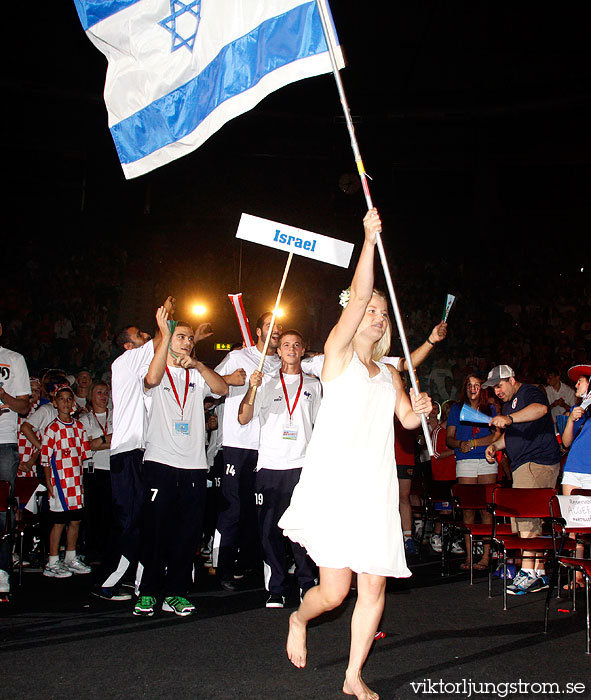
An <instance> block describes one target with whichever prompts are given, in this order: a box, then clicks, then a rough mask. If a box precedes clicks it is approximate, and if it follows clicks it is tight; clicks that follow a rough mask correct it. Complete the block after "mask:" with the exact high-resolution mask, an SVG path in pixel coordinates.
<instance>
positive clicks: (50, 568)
mask: <svg viewBox="0 0 591 700" xmlns="http://www.w3.org/2000/svg"><path fill="white" fill-rule="evenodd" d="M71 575H72V572H71V571H69V570H68V569H67V568H66V567H65V566H64V564H63V562H61V561H57V562H56V563H55V564H47V566H46V567H45V568H44V569H43V576H48V577H49V578H68V577H69V576H71Z"/></svg>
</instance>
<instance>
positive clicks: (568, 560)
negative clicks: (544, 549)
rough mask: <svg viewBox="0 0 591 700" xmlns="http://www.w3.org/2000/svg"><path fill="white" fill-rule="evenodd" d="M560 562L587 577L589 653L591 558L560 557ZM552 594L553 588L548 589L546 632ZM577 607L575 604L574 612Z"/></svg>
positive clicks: (587, 651) (586, 649)
mask: <svg viewBox="0 0 591 700" xmlns="http://www.w3.org/2000/svg"><path fill="white" fill-rule="evenodd" d="M557 561H558V563H559V564H560V565H561V566H565V567H568V568H570V569H573V576H574V573H575V572H576V571H580V572H581V573H582V574H583V578H584V579H585V611H586V621H587V627H586V648H585V653H586V654H589V653H591V652H590V648H589V647H590V645H591V643H590V638H591V631H590V618H591V615H590V609H589V581H590V580H591V559H575V558H574V557H558V559H557ZM551 596H552V588H550V590H549V591H548V595H547V596H546V610H545V616H544V632H547V631H548V617H549V614H550V598H551ZM573 600H574V591H573ZM574 610H575V608H574V606H573V612H574Z"/></svg>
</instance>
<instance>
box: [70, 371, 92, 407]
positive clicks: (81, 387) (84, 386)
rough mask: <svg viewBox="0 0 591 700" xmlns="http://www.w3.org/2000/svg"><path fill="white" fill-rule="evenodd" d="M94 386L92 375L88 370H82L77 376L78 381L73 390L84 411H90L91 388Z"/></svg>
mask: <svg viewBox="0 0 591 700" xmlns="http://www.w3.org/2000/svg"><path fill="white" fill-rule="evenodd" d="M91 386H92V375H91V374H90V372H89V371H88V370H87V369H81V370H80V371H79V372H78V373H77V374H76V381H75V383H74V386H73V387H72V389H73V390H74V399H75V400H76V403H77V404H78V406H79V407H80V409H82V410H83V411H88V410H89V409H90V387H91Z"/></svg>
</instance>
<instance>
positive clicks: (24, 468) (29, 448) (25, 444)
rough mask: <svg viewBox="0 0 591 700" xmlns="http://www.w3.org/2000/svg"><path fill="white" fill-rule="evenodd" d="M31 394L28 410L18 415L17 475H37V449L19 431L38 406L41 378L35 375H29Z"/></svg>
mask: <svg viewBox="0 0 591 700" xmlns="http://www.w3.org/2000/svg"><path fill="white" fill-rule="evenodd" d="M30 385H31V396H30V397H29V411H28V412H27V413H26V414H21V415H19V417H18V436H17V437H18V459H19V463H18V474H17V476H32V477H36V476H37V470H36V469H35V464H36V462H37V457H38V456H39V451H38V450H36V449H35V447H34V446H33V445H32V444H31V443H30V442H29V441H28V440H27V438H26V437H25V436H24V435H23V433H22V432H21V430H20V429H21V426H22V424H23V423H24V422H25V420H27V419H28V418H29V417H30V416H32V415H33V413H35V411H36V410H37V408H38V407H39V400H40V398H41V380H40V379H37V377H31V380H30Z"/></svg>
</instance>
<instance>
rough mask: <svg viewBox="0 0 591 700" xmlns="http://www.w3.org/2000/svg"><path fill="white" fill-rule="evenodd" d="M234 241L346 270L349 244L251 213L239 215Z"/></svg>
mask: <svg viewBox="0 0 591 700" xmlns="http://www.w3.org/2000/svg"><path fill="white" fill-rule="evenodd" d="M236 238H242V239H243V240H245V241H251V242H253V243H259V244H260V245H266V246H269V247H270V248H277V250H284V251H285V252H286V253H294V254H295V255H302V256H304V257H306V258H312V259H313V260H319V261H321V262H325V263H329V264H331V265H338V266H339V267H349V262H350V261H351V255H352V253H353V244H352V243H347V242H346V241H339V240H338V239H336V238H330V237H329V236H323V235H321V234H319V233H313V232H312V231H306V230H304V229H301V228H296V227H294V226H288V225H287V224H281V223H278V222H276V221H269V219H261V218H260V217H258V216H252V215H251V214H242V216H241V217H240V224H239V225H238V231H237V232H236Z"/></svg>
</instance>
